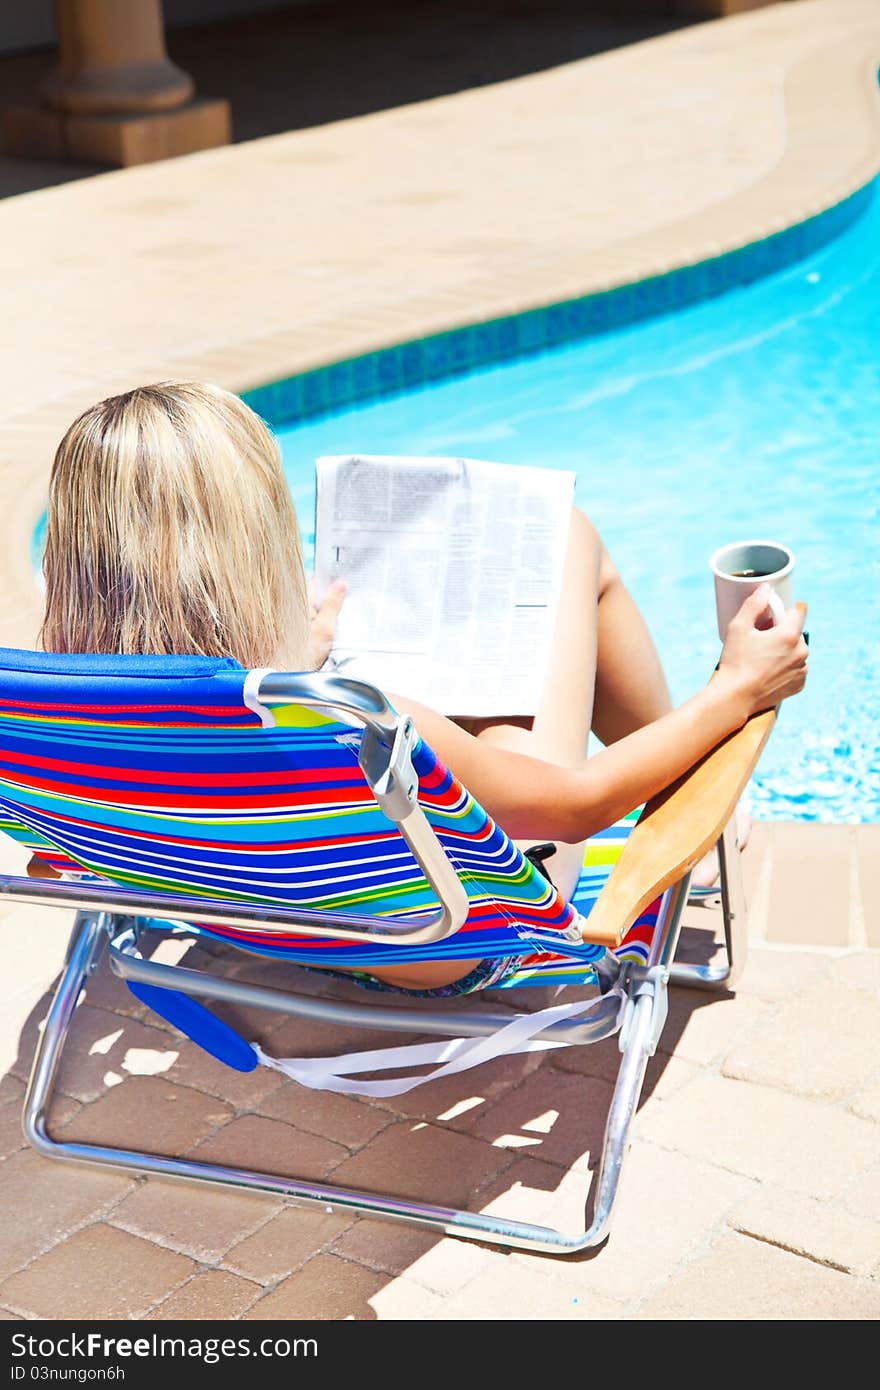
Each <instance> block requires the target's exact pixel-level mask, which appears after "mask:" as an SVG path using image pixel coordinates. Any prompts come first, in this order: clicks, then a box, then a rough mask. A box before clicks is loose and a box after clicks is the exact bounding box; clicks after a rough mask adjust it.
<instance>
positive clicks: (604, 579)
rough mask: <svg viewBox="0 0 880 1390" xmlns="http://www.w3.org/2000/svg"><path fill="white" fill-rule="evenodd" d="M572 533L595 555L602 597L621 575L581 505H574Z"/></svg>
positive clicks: (617, 581) (581, 544)
mask: <svg viewBox="0 0 880 1390" xmlns="http://www.w3.org/2000/svg"><path fill="white" fill-rule="evenodd" d="M572 535H573V537H574V539H575V543H576V544H577V545H579V546H581V547H582V548H583V549H584V550H585V551H586V552H587V553H589V554H590V555H591V556H592V557H594V562H595V564H596V565H597V568H598V575H599V582H598V597H599V598H601V597H602V595H603V594H604V593H605V592H606V591H607V590H608V589H609V588H610V587H611V585H612V584H616V583H619V582H620V575H619V574H618V572H617V567H616V565H615V564H614V561H613V560H612V559H611V556H610V555H609V554H608V547H607V546H606V545H605V542H604V541H603V539H602V537H601V535H600V534H599V531H598V528H597V527H596V526H595V525H594V524H593V522H592V521H591V520H590V518H589V517H588V516H587V514H586V512H584V511H582V510H581V508H580V507H572Z"/></svg>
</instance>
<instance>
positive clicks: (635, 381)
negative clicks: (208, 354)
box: [279, 191, 880, 822]
mask: <svg viewBox="0 0 880 1390" xmlns="http://www.w3.org/2000/svg"><path fill="white" fill-rule="evenodd" d="M279 437H280V440H281V444H282V449H283V455H284V461H285V467H286V470H287V474H288V478H289V480H290V484H291V488H292V491H293V495H294V499H295V502H296V505H297V510H298V512H299V515H300V518H301V522H302V525H303V530H304V533H305V539H306V546H307V551H309V552H310V551H311V545H312V541H313V536H312V534H311V532H312V526H313V517H314V459H315V458H316V457H317V456H318V455H319V454H323V453H347V452H365V453H413V454H431V453H435V454H461V455H467V456H471V457H476V458H487V459H497V460H500V461H503V462H510V463H517V462H519V463H540V464H543V465H546V466H547V467H555V468H572V469H574V470H575V471H576V473H577V477H578V483H577V492H576V496H577V501H578V502H579V504H580V505H581V506H582V507H584V509H585V510H586V511H587V512H588V513H589V515H590V516H591V517H592V518H593V519H594V521H595V522H596V524H597V525H598V526H599V528H600V529H601V531H602V533H603V535H604V537H605V539H606V541H607V543H608V545H609V548H610V550H611V552H612V554H613V556H614V557H615V560H616V562H617V564H618V567H619V568H620V570H621V571H622V573H623V575H624V577H625V579H626V581H627V583H628V584H629V586H630V588H631V590H632V592H633V593H634V595H635V597H636V599H637V601H638V602H639V604H640V605H641V607H642V609H643V611H644V612H645V615H646V617H647V619H648V622H649V624H650V626H651V629H652V631H653V632H654V634H655V637H656V640H657V643H658V646H659V648H660V651H661V654H662V656H663V658H664V662H665V665H666V668H667V672H668V674H669V678H670V684H671V686H672V690H673V695H674V698H675V699H676V700H680V699H683V698H684V697H686V696H687V695H688V694H690V693H692V692H693V691H694V690H695V689H696V688H697V687H698V686H699V685H701V684H702V683H703V682H704V681H705V679H706V677H707V675H708V673H709V672H710V671H711V670H712V668H713V666H714V664H715V662H716V660H717V656H718V640H717V636H716V631H715V624H714V604H713V598H712V585H711V578H710V575H709V571H708V568H707V559H708V556H709V554H710V552H711V551H712V550H714V549H715V548H716V547H717V546H719V545H721V544H723V543H724V542H725V541H729V540H735V539H738V538H741V537H745V536H753V535H766V536H772V537H775V538H778V539H780V540H782V541H784V542H785V543H786V544H788V545H790V546H791V548H792V549H793V550H794V551H795V553H796V555H797V559H798V565H797V570H796V576H795V577H796V581H797V582H796V585H795V588H796V592H797V593H798V595H799V596H800V597H803V598H805V599H807V600H808V601H809V604H810V613H809V619H808V627H809V629H810V633H811V658H810V667H811V675H810V680H809V683H808V688H807V690H806V692H805V693H804V695H802V696H800V697H799V698H798V699H797V700H795V701H792V702H791V704H790V705H788V706H786V707H785V708H784V709H783V712H782V715H781V717H780V720H779V723H778V726H777V730H776V732H775V733H774V735H773V738H772V739H771V741H770V744H769V745H768V748H767V751H766V752H765V754H764V757H763V759H762V762H761V767H760V770H759V772H758V773H757V775H756V777H755V778H754V779H753V783H752V788H751V805H752V808H753V810H754V811H755V812H756V814H758V815H760V816H761V817H763V818H768V819H797V820H820V821H849V822H854V821H871V820H878V819H880V583H878V580H880V559H878V551H880V526H878V496H880V198H878V197H877V196H876V191H875V196H874V197H873V198H871V199H870V200H868V201H867V202H866V207H865V210H864V212H863V213H862V215H861V216H860V217H859V218H858V220H856V221H855V222H854V223H853V224H852V225H851V226H849V227H848V228H847V229H846V230H844V231H843V232H842V233H841V234H840V235H839V236H838V237H837V238H836V239H835V240H834V241H833V242H831V244H830V245H828V246H826V247H824V249H822V250H819V251H816V252H814V253H812V254H811V255H809V256H808V257H807V258H806V259H804V260H801V261H800V262H799V263H797V264H796V265H793V266H790V267H789V268H788V269H785V270H780V271H778V272H776V273H774V274H771V275H769V276H767V277H766V278H764V279H762V280H759V281H757V282H756V283H754V284H751V285H748V286H746V287H744V288H740V289H734V290H731V291H730V292H728V293H727V294H725V295H723V296H721V297H719V298H714V299H710V300H706V301H704V302H703V303H699V304H696V305H693V306H691V307H689V308H680V309H678V310H676V311H675V312H674V313H669V314H666V315H663V316H661V317H657V318H653V319H650V320H646V321H643V322H641V323H634V324H631V325H630V326H628V327H625V328H621V329H618V330H616V331H613V332H610V333H607V334H604V335H602V336H599V337H592V338H589V339H586V340H584V341H582V342H578V343H573V344H568V345H566V346H563V347H557V348H554V349H552V350H551V351H548V352H546V353H544V354H542V355H540V356H534V357H531V358H527V359H524V360H519V361H514V362H510V363H507V364H502V365H499V366H493V367H488V368H483V369H480V370H476V371H474V372H471V373H470V374H469V375H466V376H459V377H456V378H454V379H452V380H447V381H444V382H439V383H435V384H433V385H429V386H424V387H421V388H416V389H411V390H409V391H408V392H407V393H406V394H401V395H396V396H391V397H387V398H385V399H381V400H378V401H374V402H372V403H370V404H362V405H359V406H355V407H353V408H351V409H346V410H342V411H339V412H338V413H336V414H333V415H330V416H325V417H324V418H321V419H316V420H313V421H305V422H303V423H300V424H297V425H294V426H291V427H289V428H283V429H280V430H279ZM309 558H310V555H309Z"/></svg>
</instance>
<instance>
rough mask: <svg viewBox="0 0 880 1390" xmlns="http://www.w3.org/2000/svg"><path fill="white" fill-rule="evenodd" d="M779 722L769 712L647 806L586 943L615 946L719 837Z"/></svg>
mask: <svg viewBox="0 0 880 1390" xmlns="http://www.w3.org/2000/svg"><path fill="white" fill-rule="evenodd" d="M775 720H776V711H775V710H766V711H765V712H764V713H763V714H756V715H753V716H752V718H751V719H750V720H749V721H748V723H746V724H745V725H743V727H742V728H741V729H738V730H737V731H736V733H734V734H730V735H729V736H728V737H727V738H726V739H724V741H723V743H719V744H718V746H717V748H713V749H712V751H711V753H707V754H706V756H705V758H702V759H701V760H700V761H699V762H698V763H695V764H694V766H693V767H692V768H690V769H689V771H687V772H686V773H685V774H684V776H682V777H679V778H678V780H677V781H676V782H673V783H672V784H671V785H670V786H668V787H666V789H665V790H664V791H662V792H660V793H659V795H657V796H655V797H653V799H652V800H651V801H649V802H648V804H647V806H646V807H645V810H644V811H643V812H642V816H641V818H640V820H639V822H638V824H637V825H636V827H635V829H634V830H633V831H632V833H631V834H630V836H629V839H628V840H627V842H626V844H625V846H624V848H623V852H622V854H621V856H620V858H619V859H618V861H617V863H616V864H615V866H614V868H613V869H612V871H611V873H610V874H609V876H608V880H607V882H606V884H605V887H604V888H603V889H602V892H601V893H600V894H599V897H598V899H597V900H596V905H595V907H594V908H593V910H592V912H591V913H590V915H589V917H588V918H587V924H586V931H585V933H584V939H585V940H586V941H590V942H595V943H596V944H597V945H600V946H607V947H614V946H619V945H620V942H621V941H622V939H623V937H624V936H625V935H626V933H627V932H628V931H629V928H630V927H631V926H632V924H633V922H635V920H636V918H637V917H638V916H639V914H640V913H641V912H643V911H644V909H645V908H646V907H647V906H648V904H649V903H652V902H653V901H654V899H655V898H656V897H658V896H659V894H660V893H662V892H663V891H664V890H665V889H667V888H670V887H672V885H673V884H674V883H677V882H678V881H679V879H681V878H683V877H684V875H685V874H686V873H689V872H690V870H691V869H693V867H694V865H695V864H698V863H699V861H700V860H701V859H702V857H703V855H704V854H706V853H707V852H708V850H710V849H711V848H712V846H713V845H714V844H715V843H716V842H717V840H718V839H719V837H720V835H721V832H722V831H723V829H724V827H725V825H726V824H727V822H728V821H729V820H730V817H731V816H732V815H733V812H734V809H735V807H736V803H737V800H738V799H739V797H740V795H741V793H742V791H743V788H744V787H745V785H746V783H747V782H748V780H749V778H750V776H751V775H752V772H753V770H754V768H755V765H756V763H757V761H758V759H759V757H760V756H761V752H762V750H763V748H764V744H765V743H766V742H767V739H768V738H769V737H770V731H771V729H772V728H773V724H774V722H775Z"/></svg>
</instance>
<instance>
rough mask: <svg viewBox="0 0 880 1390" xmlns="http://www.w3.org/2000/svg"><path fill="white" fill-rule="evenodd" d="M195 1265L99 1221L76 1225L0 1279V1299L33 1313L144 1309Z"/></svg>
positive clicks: (83, 1314)
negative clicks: (30, 1261)
mask: <svg viewBox="0 0 880 1390" xmlns="http://www.w3.org/2000/svg"><path fill="white" fill-rule="evenodd" d="M194 1270H195V1265H194V1264H193V1262H192V1260H188V1259H186V1258H185V1257H184V1256H183V1255H177V1254H174V1253H173V1252H172V1251H171V1250H164V1249H163V1248H162V1247H161V1246H159V1245H153V1244H152V1243H151V1242H150V1241H146V1240H139V1239H138V1237H136V1236H132V1235H129V1234H128V1233H127V1232H126V1231H119V1230H116V1229H115V1228H114V1227H112V1226H106V1225H104V1224H103V1223H99V1224H98V1225H95V1226H88V1227H86V1228H85V1229H84V1230H81V1231H76V1232H74V1234H73V1235H72V1236H70V1237H69V1239H68V1240H65V1241H63V1242H62V1243H61V1244H59V1245H56V1246H55V1247H54V1248H53V1249H52V1250H50V1251H49V1252H48V1254H46V1255H41V1256H39V1257H38V1258H37V1259H36V1260H34V1262H33V1264H31V1265H29V1266H28V1268H27V1269H25V1270H23V1271H22V1272H21V1273H20V1274H13V1275H12V1276H11V1278H9V1279H6V1280H4V1282H3V1283H2V1284H0V1301H2V1302H4V1303H5V1304H6V1305H7V1307H10V1308H13V1309H16V1310H18V1311H20V1312H22V1313H27V1314H30V1315H32V1316H34V1317H38V1318H51V1317H63V1318H88V1317H92V1316H94V1311H95V1308H100V1309H101V1312H102V1315H103V1316H104V1317H106V1318H125V1317H136V1316H140V1315H142V1314H143V1313H145V1312H147V1310H148V1309H149V1308H150V1306H151V1304H153V1303H155V1302H157V1301H158V1300H159V1299H160V1298H162V1297H164V1295H165V1294H168V1293H170V1292H171V1291H172V1289H175V1288H176V1287H177V1286H178V1285H179V1284H182V1283H183V1281H184V1280H185V1279H186V1278H188V1276H189V1275H190V1274H192V1273H193V1272H194Z"/></svg>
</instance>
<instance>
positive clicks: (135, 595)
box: [33, 382, 807, 991]
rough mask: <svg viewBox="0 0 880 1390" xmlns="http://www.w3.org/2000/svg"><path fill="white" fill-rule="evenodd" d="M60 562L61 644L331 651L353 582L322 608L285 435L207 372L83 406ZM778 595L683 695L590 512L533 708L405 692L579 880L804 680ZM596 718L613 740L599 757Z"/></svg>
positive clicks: (436, 976) (291, 654)
mask: <svg viewBox="0 0 880 1390" xmlns="http://www.w3.org/2000/svg"><path fill="white" fill-rule="evenodd" d="M43 569H44V574H45V580H46V608H45V616H44V620H43V626H42V631H41V639H42V644H43V646H44V647H45V648H46V649H47V650H48V651H56V652H105V653H140V654H157V655H162V654H165V655H167V654H174V653H178V654H180V653H202V654H204V655H209V656H233V657H235V658H237V659H238V661H240V662H241V664H242V665H243V666H247V667H256V666H274V667H280V668H285V669H288V670H294V671H295V670H303V669H315V668H316V667H318V666H320V665H321V664H322V662H323V661H324V660H325V658H326V657H327V655H328V654H329V651H330V647H331V645H332V640H333V633H334V628H335V622H336V618H337V616H338V613H339V609H340V606H341V603H342V601H343V597H344V586H341V585H336V586H334V587H333V588H331V590H330V591H329V592H328V594H327V595H325V596H324V598H323V599H322V601H321V602H320V604H317V605H314V606H313V609H312V612H311V615H310V610H309V602H308V598H307V589H306V581H305V575H304V572H303V562H302V552H301V549H300V542H299V531H298V527H297V523H296V516H295V514H294V510H293V504H292V502H291V499H290V494H289V492H288V490H287V486H286V483H285V480H284V475H283V473H282V470H281V463H280V458H279V454H278V448H277V445H276V443H275V440H274V439H273V437H272V435H271V434H270V432H269V431H268V429H267V428H266V427H265V425H264V424H263V423H262V421H261V420H259V419H258V417H257V416H256V415H254V413H253V412H252V411H251V410H249V409H248V407H247V406H245V405H244V404H243V403H242V401H240V400H239V399H238V398H237V397H236V396H233V395H231V394H230V393H229V392H226V391H223V390H221V389H220V388H218V387H216V386H210V385H205V384H201V383H198V382H165V383H162V384H159V385H156V386H146V387H141V388H138V389H136V390H133V391H128V392H126V393H125V394H124V395H121V396H115V397H113V398H111V399H109V400H106V401H102V402H100V403H99V404H98V405H96V406H93V407H92V409H90V410H87V411H86V412H85V413H84V414H83V415H81V416H80V417H79V419H77V420H76V421H74V423H73V425H71V427H70V429H69V430H68V431H67V434H66V435H65V436H64V439H63V440H62V441H61V444H60V446H59V448H58V452H57V455H56V457H55V463H54V466H53V469H52V478H51V483H50V492H49V510H48V523H47V530H46V551H45V558H44V562H43ZM766 605H767V599H766V593H764V592H762V591H761V590H758V592H757V593H756V594H754V595H753V596H752V597H751V598H750V599H748V600H747V601H746V603H745V604H744V605H743V608H742V610H741V611H740V614H739V615H738V617H737V618H736V619H735V620H734V622H733V623H732V624H731V626H730V630H729V632H728V636H727V640H726V642H725V644H724V649H723V651H722V654H721V661H720V664H719V667H718V670H717V671H716V673H715V674H714V676H713V677H712V679H711V680H710V681H709V683H708V685H706V686H705V687H704V689H702V690H701V691H699V692H698V693H697V694H696V695H694V696H692V697H691V699H689V700H687V701H685V703H684V704H683V705H680V706H679V707H678V708H677V709H672V707H671V702H670V698H669V691H668V689H667V686H666V681H665V679H664V676H663V671H662V669H661V666H660V662H659V659H658V657H657V653H656V651H655V649H654V646H653V643H652V641H651V638H650V635H649V633H648V630H647V628H646V627H645V624H644V621H643V619H642V617H641V615H640V613H639V611H638V609H637V608H636V606H635V604H634V602H633V600H632V598H631V597H630V595H629V594H628V592H627V590H626V588H625V587H624V585H623V583H622V582H621V579H620V576H619V574H618V573H617V570H616V569H615V567H614V565H613V564H612V562H611V559H610V557H609V555H608V552H607V551H606V549H605V547H604V545H603V544H602V541H601V538H600V537H599V535H598V533H597V532H596V530H595V528H594V527H593V526H592V525H591V524H590V522H589V521H588V520H587V518H586V517H585V516H584V515H583V513H581V512H579V511H574V512H573V513H572V517H571V524H570V529H569V536H568V547H567V551H566V557H565V567H564V574H563V584H562V596H561V600H560V604H559V611H558V616H557V620H556V627H555V630H554V635H553V643H552V652H551V659H550V663H549V668H548V671H547V675H546V678H545V682H544V689H543V693H542V696H541V700H540V704H539V708H538V712H537V714H536V716H535V718H534V721H527V720H500V719H499V720H481V721H477V722H475V721H462V722H460V723H455V722H453V720H451V719H447V718H445V717H444V716H443V715H440V714H437V713H436V712H435V711H434V710H431V709H427V708H426V707H424V706H423V705H419V704H417V703H415V702H414V701H412V700H408V699H407V698H406V697H405V696H404V695H394V696H392V697H391V699H392V703H393V704H394V705H395V706H396V708H397V709H399V710H402V711H406V712H409V713H411V714H412V715H413V717H414V720H415V723H416V727H417V728H418V730H419V733H420V734H421V735H422V737H423V738H424V739H425V740H426V741H427V742H428V743H429V744H430V745H431V747H432V748H433V749H434V750H435V752H436V753H437V754H438V755H439V757H440V758H441V759H442V760H443V761H444V762H445V763H447V764H448V765H449V767H450V768H452V769H453V770H454V772H455V774H456V776H457V777H458V778H460V780H461V781H462V782H463V783H464V785H465V786H467V787H468V788H469V790H470V791H471V792H472V793H473V795H474V796H475V797H476V798H477V800H478V801H480V802H481V803H482V805H483V806H484V807H485V809H486V810H487V811H488V812H489V814H490V815H491V816H493V817H494V819H495V820H496V821H497V822H498V823H499V824H500V825H501V826H503V827H504V828H505V830H507V831H508V833H509V834H511V835H512V836H515V837H516V838H517V839H518V840H520V841H521V842H522V841H525V842H528V841H532V842H534V841H536V840H537V841H541V840H553V841H556V842H558V846H559V847H558V849H557V851H556V853H555V855H554V856H553V858H552V860H551V862H550V865H549V868H550V870H551V872H552V876H553V880H554V882H555V883H556V885H557V886H558V887H559V888H560V890H561V891H562V892H563V893H564V894H566V895H569V894H570V893H571V891H572V889H573V887H574V884H575V882H576V880H577V876H578V872H579V868H580V864H581V862H582V846H583V841H584V840H585V839H586V838H587V837H588V836H590V835H591V834H593V833H594V832H595V831H597V830H600V829H602V827H604V826H607V825H610V824H612V823H613V822H614V821H615V820H617V819H618V818H619V817H620V816H622V815H624V814H625V813H626V812H627V811H629V810H631V809H632V807H634V806H637V805H639V804H640V803H641V802H643V801H647V800H648V798H649V797H651V796H653V795H654V794H655V793H656V792H658V791H660V790H661V789H662V788H663V787H665V786H667V785H668V784H669V783H670V782H672V781H674V780H675V778H676V777H678V776H680V775H681V774H682V773H683V772H685V771H686V770H687V769H688V768H689V767H691V766H692V764H693V763H695V762H696V761H697V760H698V759H699V758H700V757H702V756H703V755H704V754H705V753H707V752H709V750H710V749H711V748H713V747H714V746H715V745H716V744H717V743H719V742H720V741H721V740H722V739H723V738H725V737H726V736H727V735H728V734H730V733H732V732H733V731H734V730H735V729H738V728H739V727H741V725H743V724H744V723H745V721H746V720H747V719H748V718H749V716H750V715H752V714H754V713H756V712H757V711H759V710H762V709H767V708H769V707H770V706H773V705H776V704H778V703H779V702H780V701H781V700H783V699H785V698H786V697H788V696H789V695H793V694H794V693H795V692H797V691H799V690H800V689H801V688H802V686H803V684H804V680H805V678H806V665H807V648H806V645H805V643H804V640H803V637H802V635H801V628H802V625H803V610H802V609H796V610H794V611H792V612H791V613H788V614H787V615H786V617H785V618H784V620H783V621H782V622H781V623H780V624H779V625H778V626H776V627H771V628H765V627H762V622H763V621H764V620H765V614H766ZM591 728H592V729H593V730H594V731H595V733H596V734H597V735H598V737H599V738H600V739H601V741H602V742H603V743H604V744H605V745H606V746H605V748H604V749H603V750H602V751H601V752H600V753H598V754H597V755H596V756H595V757H593V758H591V759H590V760H589V761H587V760H586V752H587V740H588V737H589V733H590V729H591ZM33 871H34V872H40V865H39V864H38V863H37V864H34V866H33ZM481 970H482V971H483V975H482V977H481V976H480V971H481ZM374 973H375V975H376V978H377V979H379V980H380V981H383V982H385V983H387V984H391V985H394V986H395V987H398V988H410V989H421V990H424V989H437V988H442V989H444V991H447V990H448V989H449V988H450V987H452V988H456V987H461V988H462V989H470V988H473V987H474V984H475V981H476V983H485V982H486V980H487V979H488V978H489V974H488V970H487V969H486V968H485V964H484V963H482V962H478V961H459V962H454V963H449V962H446V963H445V964H444V963H442V962H439V963H430V964H427V963H426V964H418V965H405V966H400V967H390V968H388V969H387V970H382V971H375V972H374Z"/></svg>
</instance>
